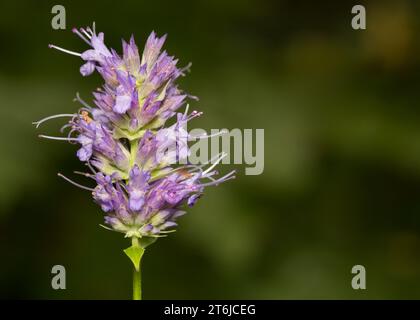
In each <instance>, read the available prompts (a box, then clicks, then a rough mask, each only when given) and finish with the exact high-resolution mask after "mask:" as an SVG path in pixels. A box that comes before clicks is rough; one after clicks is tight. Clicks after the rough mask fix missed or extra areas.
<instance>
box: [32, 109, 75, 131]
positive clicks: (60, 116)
mask: <svg viewBox="0 0 420 320" xmlns="http://www.w3.org/2000/svg"><path fill="white" fill-rule="evenodd" d="M74 116H76V114H74V113H73V114H70V113H62V114H56V115H54V116H49V117H46V118H44V119H41V120H38V121H35V122H32V124H35V125H36V128H38V127H39V126H40V125H41V124H42V123H44V122H45V121H48V120H51V119H56V118H64V117H74Z"/></svg>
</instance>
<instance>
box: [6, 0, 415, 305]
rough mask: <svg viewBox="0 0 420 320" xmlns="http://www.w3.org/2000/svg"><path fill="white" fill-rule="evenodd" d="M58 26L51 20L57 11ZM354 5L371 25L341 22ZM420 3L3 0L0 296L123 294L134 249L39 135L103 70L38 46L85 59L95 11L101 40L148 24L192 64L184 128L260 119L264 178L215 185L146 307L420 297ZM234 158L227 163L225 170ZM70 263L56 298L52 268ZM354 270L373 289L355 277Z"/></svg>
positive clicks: (149, 283) (175, 238) (156, 266)
mask: <svg viewBox="0 0 420 320" xmlns="http://www.w3.org/2000/svg"><path fill="white" fill-rule="evenodd" d="M55 4H62V5H64V6H65V8H66V10H67V12H66V13H67V29H66V30H58V31H57V30H53V29H52V28H51V24H50V23H51V19H52V17H53V15H52V14H51V8H52V6H53V5H55ZM355 4H365V6H366V9H367V30H365V31H355V30H353V29H352V28H351V26H350V22H351V18H352V14H351V8H352V6H353V5H355ZM419 17H420V3H419V2H418V1H400V0H398V1H397V0H394V1H366V2H362V1H347V0H346V1H333V0H331V1H311V0H306V1H274V0H273V1H264V0H263V1H261V0H229V1H222V0H215V1H197V0H195V1H193V0H191V1H159V0H157V1H117V2H115V1H109V0H108V1H89V2H88V3H87V1H83V2H82V1H80V2H76V1H71V2H69V1H59V2H57V1H42V2H41V1H17V2H12V1H8V2H6V1H2V3H1V4H0V43H1V50H0V61H1V62H0V101H1V108H0V118H1V126H0V143H1V156H0V177H1V185H0V210H1V211H0V298H23V299H32V298H35V299H128V298H130V297H131V266H130V263H129V261H128V259H127V258H126V257H125V256H124V254H123V253H122V249H124V248H126V247H127V246H129V241H128V240H127V239H123V237H122V236H121V235H120V234H117V233H112V232H109V231H106V230H104V229H102V228H100V227H99V226H98V224H99V223H102V221H103V218H102V213H101V211H100V209H99V207H97V206H96V205H95V204H94V203H93V201H92V200H91V196H90V194H89V192H84V191H83V190H79V189H76V188H74V187H73V186H71V185H69V184H67V183H65V182H64V181H63V180H60V179H59V178H58V177H57V176H56V173H57V172H63V173H64V174H68V175H71V172H72V171H73V170H77V169H79V170H80V169H83V165H82V164H81V163H79V161H78V160H77V158H76V156H75V151H76V148H75V147H74V146H71V145H67V144H66V143H60V142H52V141H44V140H40V139H38V138H37V135H38V134H39V133H41V132H42V133H47V134H55V133H56V131H57V129H58V128H59V127H60V125H61V124H62V122H60V121H55V122H51V123H49V124H47V125H45V126H44V127H42V129H41V130H39V129H38V130H35V128H34V127H33V126H32V125H31V122H32V121H34V120H38V119H40V118H43V117H44V116H47V115H50V114H56V113H64V112H74V111H75V110H76V108H78V105H77V104H76V103H74V102H72V99H73V98H74V96H75V93H76V92H80V93H81V95H82V97H84V98H85V99H87V100H90V99H91V94H90V92H91V91H92V90H93V89H94V88H96V87H97V86H99V85H100V84H101V80H100V77H99V76H98V75H96V74H95V75H93V76H91V77H88V78H82V77H81V76H80V74H79V71H78V69H79V67H80V65H81V61H80V60H79V59H78V58H76V57H73V56H68V55H65V54H61V53H59V52H56V51H53V50H50V49H48V48H47V44H48V43H54V44H57V45H59V46H62V47H65V48H68V49H72V50H75V51H82V50H84V49H85V48H86V45H85V44H84V43H83V42H82V41H81V40H80V39H78V38H77V37H76V36H75V35H73V34H72V33H71V27H73V26H87V25H90V24H91V23H92V21H96V25H97V29H98V30H101V31H104V32H105V38H106V42H107V44H108V45H109V46H111V47H114V48H116V49H118V51H121V42H120V38H121V37H123V38H125V39H128V38H129V36H130V35H131V33H134V34H135V37H136V41H137V43H138V45H139V47H143V44H144V42H145V39H146V37H147V35H148V34H149V33H150V32H151V31H152V30H155V31H156V32H157V33H158V34H159V35H162V34H164V33H168V34H169V37H168V40H167V43H166V46H165V48H166V49H167V50H168V51H169V53H171V54H174V55H176V56H177V57H179V58H180V65H186V64H187V63H188V62H190V61H191V62H193V66H192V72H191V73H190V74H189V75H188V76H187V77H186V78H184V79H182V80H181V87H182V88H183V89H184V90H186V91H187V92H189V93H191V94H194V95H197V96H199V97H200V101H199V102H193V103H192V107H193V108H194V109H200V110H202V111H204V112H205V114H204V116H203V117H201V118H200V119H198V120H196V121H195V122H194V123H193V125H194V126H196V127H202V128H206V129H210V128H224V127H226V128H253V129H256V128H263V129H265V171H264V173H263V174H262V175H259V176H245V175H244V174H243V173H244V171H243V169H244V167H243V166H235V167H236V168H237V169H238V170H239V177H238V179H236V180H234V181H230V182H229V183H226V184H223V185H220V186H218V187H214V188H211V189H208V191H207V192H206V194H205V196H204V197H203V199H202V200H201V201H199V202H198V204H197V205H196V206H195V207H194V208H192V209H191V210H189V214H188V215H186V216H184V217H183V218H181V220H180V225H179V228H178V231H177V232H176V233H174V234H172V235H171V236H170V237H168V238H165V239H161V240H159V241H158V242H157V243H156V244H154V245H153V246H151V247H150V249H149V250H148V251H147V252H146V254H145V256H144V260H143V277H144V279H143V290H144V298H146V299H157V298H162V299H165V298H167V299H188V298H189V299H205V298H209V299H213V298H214V299H216V298H217V299H225V298H226V299H295V298H296V299H314V298H317V299H365V298H374V299H376V298H386V299H389V298H397V299H400V298H410V299H412V298H420V197H419V195H420V113H419V111H418V107H419V92H420V91H419V88H420V59H419V57H420V54H419V53H420V41H419V39H420V33H419ZM230 167H231V166H226V168H222V171H227V170H228V169H229V168H230ZM56 264H61V265H64V266H65V267H66V270H67V290H58V291H55V290H52V289H51V285H50V281H51V277H52V275H51V268H52V266H53V265H56ZM356 264H362V265H364V266H365V267H366V271H367V290H364V291H361V290H359V291H355V290H353V289H352V287H351V278H352V274H351V268H352V266H353V265H356Z"/></svg>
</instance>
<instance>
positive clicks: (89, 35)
mask: <svg viewBox="0 0 420 320" xmlns="http://www.w3.org/2000/svg"><path fill="white" fill-rule="evenodd" d="M80 31H81V32H82V33H83V34H84V35H85V36H86V37H88V38H89V39H90V38H92V35H91V34H89V33H88V32H87V31H86V30H85V29H83V28H80Z"/></svg>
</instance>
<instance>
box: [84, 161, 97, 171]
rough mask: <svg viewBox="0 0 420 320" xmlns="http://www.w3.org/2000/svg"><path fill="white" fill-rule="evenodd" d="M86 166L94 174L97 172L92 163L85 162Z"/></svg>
mask: <svg viewBox="0 0 420 320" xmlns="http://www.w3.org/2000/svg"><path fill="white" fill-rule="evenodd" d="M86 165H87V167H88V168H89V169H90V171H92V172H93V173H94V174H96V173H97V171H96V170H95V168H93V167H92V165H91V164H90V162H89V161H87V162H86Z"/></svg>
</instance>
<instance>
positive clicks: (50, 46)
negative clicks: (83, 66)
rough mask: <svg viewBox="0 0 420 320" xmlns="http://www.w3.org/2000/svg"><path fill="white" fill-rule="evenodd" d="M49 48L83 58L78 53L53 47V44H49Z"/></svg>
mask: <svg viewBox="0 0 420 320" xmlns="http://www.w3.org/2000/svg"><path fill="white" fill-rule="evenodd" d="M48 47H49V48H53V49H56V50H58V51H62V52H64V53H68V54H71V55H73V56H77V57H80V56H81V54H80V53H78V52H74V51H70V50H67V49H63V48H60V47H57V46H55V45H53V44H49V45H48Z"/></svg>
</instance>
